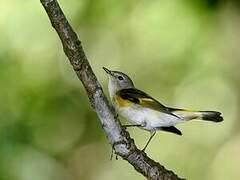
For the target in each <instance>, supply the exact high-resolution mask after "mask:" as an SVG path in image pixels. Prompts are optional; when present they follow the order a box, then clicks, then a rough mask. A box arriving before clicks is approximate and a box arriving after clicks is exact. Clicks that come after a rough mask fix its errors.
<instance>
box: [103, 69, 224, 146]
mask: <svg viewBox="0 0 240 180" xmlns="http://www.w3.org/2000/svg"><path fill="white" fill-rule="evenodd" d="M103 69H104V70H105V71H106V73H107V74H108V77H109V83H108V90H109V94H110V98H111V101H112V104H113V106H114V107H115V109H116V111H117V113H118V114H120V115H121V116H123V117H124V118H126V119H127V120H128V121H129V122H130V123H131V125H125V127H130V126H137V127H140V128H141V129H145V130H147V131H149V132H150V133H151V136H150V138H149V140H148V142H147V143H146V145H145V147H144V148H143V151H145V149H146V147H147V146H148V144H149V142H150V141H151V139H152V138H153V136H154V135H155V133H156V131H157V130H162V131H168V132H172V133H175V134H177V135H182V133H181V131H180V130H178V129H177V128H176V127H174V126H175V125H176V124H177V123H180V122H185V121H188V120H193V119H201V120H204V121H212V122H221V121H223V117H222V116H221V113H220V112H217V111H192V110H185V109H178V108H170V107H166V106H164V105H163V104H161V103H160V102H158V101H157V100H156V99H154V98H152V97H151V96H149V95H148V94H146V93H145V92H143V91H141V90H139V89H136V88H135V87H134V85H133V81H132V80H131V79H130V77H128V76H127V75H126V74H124V73H122V72H119V71H111V70H108V69H107V68H105V67H103Z"/></svg>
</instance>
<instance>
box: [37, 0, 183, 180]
mask: <svg viewBox="0 0 240 180" xmlns="http://www.w3.org/2000/svg"><path fill="white" fill-rule="evenodd" d="M41 3H42V5H43V7H44V8H45V10H46V12H47V14H48V16H49V19H50V21H51V23H52V26H53V27H54V29H55V30H56V32H57V33H58V35H59V37H60V39H61V41H62V45H63V50H64V52H65V54H66V56H67V57H68V59H69V61H70V63H71V64H72V66H73V69H74V71H75V72H76V74H77V76H78V78H79V79H80V80H81V81H82V84H83V85H84V87H85V90H86V92H87V95H88V97H89V100H90V102H91V105H92V108H93V109H94V110H95V111H96V113H97V115H98V117H99V120H100V121H101V124H102V127H103V129H104V131H105V133H106V135H107V138H108V140H109V141H110V143H111V144H112V146H113V148H114V149H115V152H116V154H118V155H119V156H121V157H122V158H123V159H125V160H127V161H128V162H129V163H130V164H132V166H133V167H134V168H135V169H136V170H137V171H138V172H140V173H141V174H143V175H144V176H145V177H146V178H147V179H152V180H157V179H164V180H179V179H181V178H179V177H178V176H177V175H175V174H174V173H173V172H172V171H169V170H167V169H165V168H164V167H163V166H162V165H160V164H159V163H157V162H155V161H154V160H152V159H150V158H149V157H148V156H147V155H146V153H144V152H142V151H140V150H139V149H137V147H136V145H135V144H134V141H133V139H131V138H130V135H129V133H128V132H127V131H126V130H125V129H124V128H122V127H121V125H120V122H119V121H118V119H117V118H116V116H115V112H114V110H113V109H112V108H111V106H110V105H109V103H108V101H107V98H106V96H105V95H104V93H103V90H102V87H101V85H100V84H99V82H98V80H97V78H96V76H95V74H94V73H93V71H92V68H91V66H90V65H89V62H88V60H87V57H86V55H85V53H84V51H83V48H82V45H81V42H80V41H79V39H78V37H77V34H76V33H75V32H74V31H73V29H72V27H71V26H70V24H69V23H68V21H67V19H66V17H65V15H64V13H63V11H62V10H61V8H60V6H59V4H58V2H57V0H41Z"/></svg>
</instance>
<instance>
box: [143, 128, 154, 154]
mask: <svg viewBox="0 0 240 180" xmlns="http://www.w3.org/2000/svg"><path fill="white" fill-rule="evenodd" d="M155 134H156V131H152V132H151V136H150V138H149V139H148V141H147V143H146V145H145V146H144V148H143V149H142V151H143V152H144V151H145V150H146V148H147V146H148V144H149V143H150V141H151V140H152V138H153V136H154V135H155Z"/></svg>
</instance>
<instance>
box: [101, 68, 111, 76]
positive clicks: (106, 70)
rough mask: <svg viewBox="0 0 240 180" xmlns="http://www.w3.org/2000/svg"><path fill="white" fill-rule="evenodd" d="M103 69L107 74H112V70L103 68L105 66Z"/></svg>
mask: <svg viewBox="0 0 240 180" xmlns="http://www.w3.org/2000/svg"><path fill="white" fill-rule="evenodd" d="M103 69H104V71H105V72H106V73H107V74H110V75H113V74H112V71H110V70H109V69H107V68H105V67H103Z"/></svg>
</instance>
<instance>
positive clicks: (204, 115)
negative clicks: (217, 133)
mask: <svg viewBox="0 0 240 180" xmlns="http://www.w3.org/2000/svg"><path fill="white" fill-rule="evenodd" d="M199 112H200V113H201V119H202V120H205V121H213V122H222V121H223V117H222V116H221V113H220V112H217V111H199Z"/></svg>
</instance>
